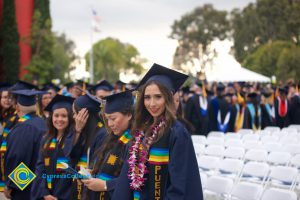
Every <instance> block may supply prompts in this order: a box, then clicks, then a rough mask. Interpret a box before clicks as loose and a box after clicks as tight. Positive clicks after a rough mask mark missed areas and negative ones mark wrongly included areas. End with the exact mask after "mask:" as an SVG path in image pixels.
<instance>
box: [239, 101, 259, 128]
mask: <svg viewBox="0 0 300 200" xmlns="http://www.w3.org/2000/svg"><path fill="white" fill-rule="evenodd" d="M252 105H253V104H252ZM259 109H260V113H259ZM254 110H255V111H254V115H253V117H252V115H251V112H250V110H249V108H248V106H246V107H245V111H244V123H243V128H244V129H253V130H258V129H259V130H260V129H261V127H262V114H261V113H262V110H261V107H260V105H257V106H254ZM253 119H254V120H253ZM253 125H255V126H253Z"/></svg>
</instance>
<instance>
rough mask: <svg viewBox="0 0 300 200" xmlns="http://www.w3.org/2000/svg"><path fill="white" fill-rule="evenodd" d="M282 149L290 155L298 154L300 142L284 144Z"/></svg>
mask: <svg viewBox="0 0 300 200" xmlns="http://www.w3.org/2000/svg"><path fill="white" fill-rule="evenodd" d="M283 151H286V152H289V153H290V154H292V155H296V154H300V144H285V145H283Z"/></svg>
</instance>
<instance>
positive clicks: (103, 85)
mask: <svg viewBox="0 0 300 200" xmlns="http://www.w3.org/2000/svg"><path fill="white" fill-rule="evenodd" d="M90 90H91V91H93V93H94V95H95V96H96V97H97V98H98V99H103V98H104V97H106V96H109V95H112V92H113V90H114V87H113V86H112V85H111V84H110V83H109V82H108V81H107V80H103V81H101V82H100V83H98V84H96V85H94V86H93V87H91V89H90Z"/></svg>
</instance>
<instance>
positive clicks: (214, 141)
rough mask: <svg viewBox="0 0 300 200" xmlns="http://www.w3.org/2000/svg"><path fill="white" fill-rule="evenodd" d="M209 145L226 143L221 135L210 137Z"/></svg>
mask: <svg viewBox="0 0 300 200" xmlns="http://www.w3.org/2000/svg"><path fill="white" fill-rule="evenodd" d="M206 144H207V145H224V139H223V138H221V137H213V136H211V137H208V138H207V140H206Z"/></svg>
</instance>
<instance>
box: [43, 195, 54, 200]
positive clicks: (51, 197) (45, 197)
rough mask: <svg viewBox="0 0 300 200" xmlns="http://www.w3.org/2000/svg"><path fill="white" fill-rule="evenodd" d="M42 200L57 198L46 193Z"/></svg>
mask: <svg viewBox="0 0 300 200" xmlns="http://www.w3.org/2000/svg"><path fill="white" fill-rule="evenodd" d="M44 200H57V198H56V197H54V196H52V195H47V196H44Z"/></svg>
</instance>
